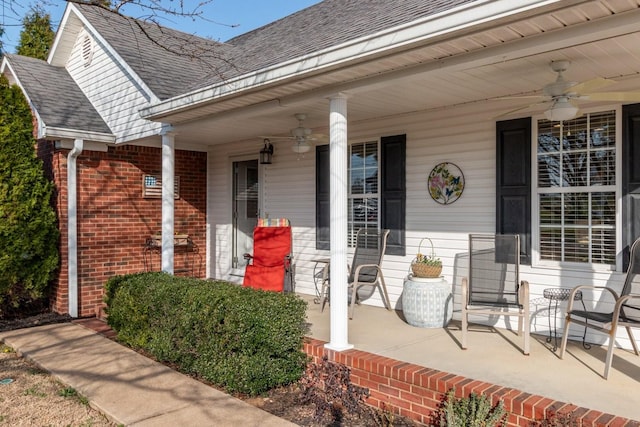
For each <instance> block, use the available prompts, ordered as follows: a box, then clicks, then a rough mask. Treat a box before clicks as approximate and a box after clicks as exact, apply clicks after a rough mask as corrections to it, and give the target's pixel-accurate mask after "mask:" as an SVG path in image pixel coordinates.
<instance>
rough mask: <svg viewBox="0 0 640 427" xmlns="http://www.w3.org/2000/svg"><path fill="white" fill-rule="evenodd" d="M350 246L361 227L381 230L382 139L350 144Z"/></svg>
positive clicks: (353, 243)
mask: <svg viewBox="0 0 640 427" xmlns="http://www.w3.org/2000/svg"><path fill="white" fill-rule="evenodd" d="M348 170H349V199H348V215H349V217H348V221H349V224H348V231H349V237H348V242H349V247H355V243H356V242H355V237H356V233H357V232H358V230H359V229H361V228H365V229H369V228H372V229H375V230H377V229H378V224H379V220H378V200H379V192H378V188H379V185H378V141H372V142H364V143H358V144H352V145H351V146H350V147H349V166H348Z"/></svg>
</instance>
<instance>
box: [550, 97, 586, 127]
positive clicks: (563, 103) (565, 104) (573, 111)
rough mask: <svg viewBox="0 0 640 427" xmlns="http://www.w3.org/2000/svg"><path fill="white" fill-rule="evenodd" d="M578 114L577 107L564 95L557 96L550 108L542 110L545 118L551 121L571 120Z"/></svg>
mask: <svg viewBox="0 0 640 427" xmlns="http://www.w3.org/2000/svg"><path fill="white" fill-rule="evenodd" d="M577 114H578V107H576V106H575V105H573V104H572V103H571V102H569V99H568V98H567V97H565V96H561V97H559V98H558V99H557V100H555V101H553V104H552V105H551V108H549V109H548V110H547V111H545V112H544V115H545V117H546V118H547V120H549V121H552V122H563V121H565V120H571V119H573V118H574V117H576V115H577Z"/></svg>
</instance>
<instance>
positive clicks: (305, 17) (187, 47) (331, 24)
mask: <svg viewBox="0 0 640 427" xmlns="http://www.w3.org/2000/svg"><path fill="white" fill-rule="evenodd" d="M474 1H475V0H432V1H428V2H425V1H424V0H367V1H353V0H325V1H322V2H320V3H317V4H315V5H313V6H310V7H308V8H306V9H303V10H301V11H299V12H296V13H294V14H292V15H289V16H286V17H284V18H282V19H280V20H277V21H275V22H272V23H270V24H267V25H265V26H263V27H261V28H258V29H256V30H253V31H250V32H248V33H246V34H243V35H240V36H238V37H235V38H232V39H230V40H228V41H227V42H226V43H220V42H216V41H213V40H208V39H204V38H202V37H198V36H194V35H191V34H187V33H184V32H181V31H177V30H172V29H170V28H166V27H163V26H160V25H157V24H155V23H151V22H145V21H142V20H137V19H134V18H129V17H125V16H122V15H119V14H116V13H113V12H109V11H107V10H104V9H102V8H99V7H95V6H89V5H84V4H76V3H74V4H73V6H74V7H76V8H78V10H79V11H80V12H81V13H82V15H83V16H85V17H86V19H87V20H88V21H89V22H90V23H91V25H92V26H93V27H94V28H95V29H96V31H98V32H99V33H100V35H101V36H102V37H104V39H105V40H106V41H107V42H108V43H109V44H110V45H111V47H113V49H115V51H116V52H117V53H118V54H119V55H120V56H121V57H122V58H123V59H124V60H125V61H126V62H127V64H128V65H129V66H130V67H131V68H132V69H133V70H134V71H135V72H136V73H137V74H138V75H139V76H140V78H141V79H142V80H143V81H144V82H145V83H146V84H147V85H148V86H149V88H150V89H151V90H152V91H153V93H154V94H155V95H156V96H157V97H158V98H159V99H161V100H165V99H168V98H171V97H174V96H177V95H181V94H184V93H186V92H189V91H191V90H196V89H200V88H203V87H206V86H209V85H211V84H215V83H220V82H222V81H224V80H226V79H229V78H232V77H237V76H240V75H243V74H245V73H250V72H252V71H256V70H259V69H262V68H265V67H268V66H270V65H274V64H278V63H281V62H285V61H288V60H291V59H294V58H298V57H302V56H304V55H307V54H311V53H313V52H317V51H319V50H322V49H325V48H328V47H331V46H336V45H339V44H342V43H345V42H348V41H350V40H355V39H358V38H361V37H364V36H367V35H370V34H374V33H376V32H379V31H381V30H384V29H388V28H391V27H395V26H398V25H402V24H405V23H409V22H412V21H415V20H416V19H420V18H424V17H428V16H432V15H435V14H438V13H440V12H444V11H447V10H450V9H453V8H455V7H458V6H461V5H464V4H468V3H472V2H474Z"/></svg>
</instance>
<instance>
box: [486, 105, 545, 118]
mask: <svg viewBox="0 0 640 427" xmlns="http://www.w3.org/2000/svg"><path fill="white" fill-rule="evenodd" d="M548 102H549V101H540V102H536V103H533V104H529V105H525V106H522V107H518V108H516V109H513V110H510V111H507V112H506V113H502V114H500V115H499V116H496V117H495V118H496V119H499V118H502V117H506V116H510V115H511V114H514V113H518V112H520V111H524V110H526V109H529V108H533V107H536V106H538V105H542V104H546V103H548Z"/></svg>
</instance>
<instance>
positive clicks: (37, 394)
mask: <svg viewBox="0 0 640 427" xmlns="http://www.w3.org/2000/svg"><path fill="white" fill-rule="evenodd" d="M23 394H24V395H25V396H35V397H47V394H46V393H43V392H42V391H40V390H38V387H29V388H28V389H26V390H25V391H24V393H23Z"/></svg>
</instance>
